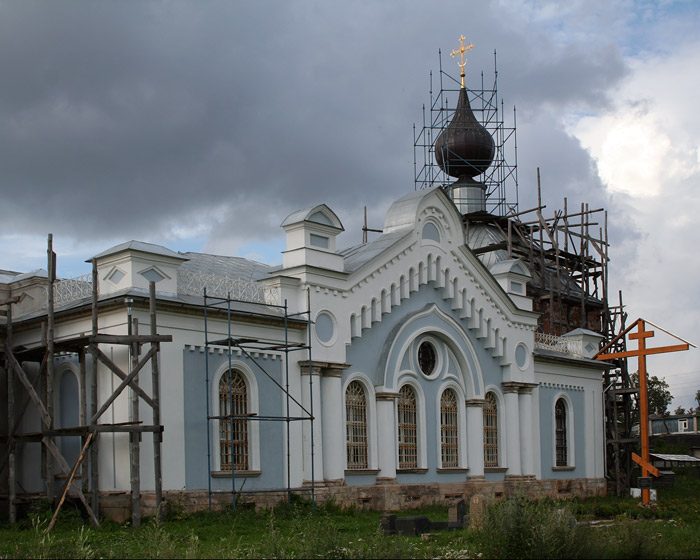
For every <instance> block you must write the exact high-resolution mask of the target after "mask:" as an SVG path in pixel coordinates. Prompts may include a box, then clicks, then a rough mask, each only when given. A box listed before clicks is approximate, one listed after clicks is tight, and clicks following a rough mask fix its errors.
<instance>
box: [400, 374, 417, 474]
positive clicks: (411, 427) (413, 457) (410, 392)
mask: <svg viewBox="0 0 700 560" xmlns="http://www.w3.org/2000/svg"><path fill="white" fill-rule="evenodd" d="M417 408H418V407H417V399H416V392H415V390H414V389H413V387H411V386H410V385H404V386H403V387H401V390H400V391H399V399H398V431H399V468H400V469H415V468H417V467H418V424H417Z"/></svg>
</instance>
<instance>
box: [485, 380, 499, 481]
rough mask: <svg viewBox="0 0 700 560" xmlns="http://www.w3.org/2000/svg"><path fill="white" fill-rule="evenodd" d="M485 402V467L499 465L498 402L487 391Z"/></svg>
mask: <svg viewBox="0 0 700 560" xmlns="http://www.w3.org/2000/svg"><path fill="white" fill-rule="evenodd" d="M485 400H486V404H484V467H497V466H498V402H497V401H496V395H494V394H493V393H486V399H485Z"/></svg>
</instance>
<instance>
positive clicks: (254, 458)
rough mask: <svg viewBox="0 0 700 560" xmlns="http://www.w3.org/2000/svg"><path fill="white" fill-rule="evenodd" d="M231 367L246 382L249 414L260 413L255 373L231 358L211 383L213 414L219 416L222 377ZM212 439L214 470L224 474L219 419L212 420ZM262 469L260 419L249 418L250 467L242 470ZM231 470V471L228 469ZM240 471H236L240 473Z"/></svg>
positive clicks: (220, 368) (254, 470)
mask: <svg viewBox="0 0 700 560" xmlns="http://www.w3.org/2000/svg"><path fill="white" fill-rule="evenodd" d="M229 369H231V370H233V371H237V372H239V373H240V374H241V375H242V376H243V379H244V380H245V383H246V398H247V402H246V406H247V411H248V413H249V414H258V413H259V402H260V401H259V396H258V384H257V381H256V380H255V375H254V374H253V371H252V370H251V369H250V367H249V366H248V365H247V364H245V363H243V362H241V361H238V360H231V364H230V368H229V363H228V361H226V362H225V363H224V364H222V365H221V366H219V368H218V369H217V370H216V373H215V374H214V377H213V380H212V383H211V389H210V390H211V395H210V398H211V401H210V402H211V405H212V406H211V408H212V416H217V415H218V414H219V413H220V411H219V382H220V381H221V377H222V376H223V375H224V373H226V372H227V371H228V370H229ZM211 438H212V439H211V441H212V455H213V460H212V470H213V471H214V472H215V473H217V474H222V473H223V471H222V470H221V448H220V446H219V420H218V419H214V420H212V422H211ZM259 470H260V421H257V420H249V421H248V469H247V471H241V472H257V471H259ZM227 472H230V471H227ZM238 472H239V471H236V474H238Z"/></svg>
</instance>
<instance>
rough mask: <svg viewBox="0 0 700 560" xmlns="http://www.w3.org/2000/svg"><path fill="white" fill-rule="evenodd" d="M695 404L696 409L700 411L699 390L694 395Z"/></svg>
mask: <svg viewBox="0 0 700 560" xmlns="http://www.w3.org/2000/svg"><path fill="white" fill-rule="evenodd" d="M695 402H696V403H698V409H700V389H698V392H697V393H695ZM696 410H697V409H696Z"/></svg>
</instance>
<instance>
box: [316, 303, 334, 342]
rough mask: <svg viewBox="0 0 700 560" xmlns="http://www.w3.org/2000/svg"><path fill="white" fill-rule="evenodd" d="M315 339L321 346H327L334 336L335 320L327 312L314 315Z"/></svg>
mask: <svg viewBox="0 0 700 560" xmlns="http://www.w3.org/2000/svg"><path fill="white" fill-rule="evenodd" d="M314 327H315V330H316V337H317V338H318V340H319V341H320V342H321V344H325V345H329V344H331V343H332V342H333V338H334V336H335V320H334V319H333V316H332V315H331V314H330V313H329V312H328V311H321V312H320V313H319V314H318V315H316V321H315V325H314Z"/></svg>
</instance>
